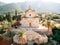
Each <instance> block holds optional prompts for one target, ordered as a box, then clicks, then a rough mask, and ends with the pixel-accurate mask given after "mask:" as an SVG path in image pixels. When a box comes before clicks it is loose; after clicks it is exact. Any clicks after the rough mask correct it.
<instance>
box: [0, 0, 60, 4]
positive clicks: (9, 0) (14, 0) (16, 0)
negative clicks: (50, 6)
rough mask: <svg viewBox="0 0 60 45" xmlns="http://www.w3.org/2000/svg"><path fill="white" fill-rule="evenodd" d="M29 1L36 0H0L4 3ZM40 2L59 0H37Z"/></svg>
mask: <svg viewBox="0 0 60 45" xmlns="http://www.w3.org/2000/svg"><path fill="white" fill-rule="evenodd" d="M25 1H27V2H30V1H37V0H0V2H4V3H18V2H25ZM38 1H42V2H55V3H60V0H38Z"/></svg>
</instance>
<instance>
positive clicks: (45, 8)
mask: <svg viewBox="0 0 60 45" xmlns="http://www.w3.org/2000/svg"><path fill="white" fill-rule="evenodd" d="M29 5H30V6H31V7H32V8H33V9H34V10H36V11H39V12H57V13H60V4H59V3H52V2H51V3H46V2H40V1H34V2H19V3H11V4H6V5H3V6H0V12H13V11H15V10H18V11H24V10H25V9H27V8H28V7H29Z"/></svg>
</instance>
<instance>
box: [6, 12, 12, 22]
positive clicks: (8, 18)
mask: <svg viewBox="0 0 60 45" xmlns="http://www.w3.org/2000/svg"><path fill="white" fill-rule="evenodd" d="M6 19H7V21H8V22H11V15H10V12H8V13H7V14H6Z"/></svg>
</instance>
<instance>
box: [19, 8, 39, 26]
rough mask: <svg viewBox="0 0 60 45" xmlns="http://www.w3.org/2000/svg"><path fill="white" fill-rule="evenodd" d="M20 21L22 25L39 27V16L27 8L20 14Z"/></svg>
mask: <svg viewBox="0 0 60 45" xmlns="http://www.w3.org/2000/svg"><path fill="white" fill-rule="evenodd" d="M20 23H21V26H22V27H39V16H38V15H37V13H36V12H35V10H33V9H31V8H29V9H28V10H26V11H25V12H24V15H22V16H21V21H20Z"/></svg>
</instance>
